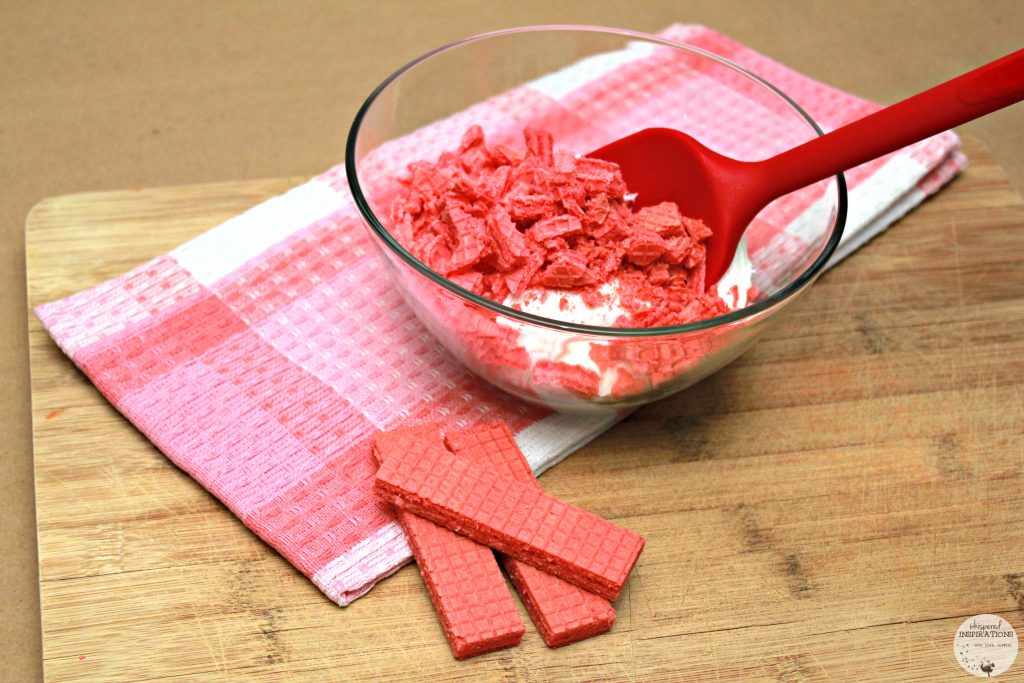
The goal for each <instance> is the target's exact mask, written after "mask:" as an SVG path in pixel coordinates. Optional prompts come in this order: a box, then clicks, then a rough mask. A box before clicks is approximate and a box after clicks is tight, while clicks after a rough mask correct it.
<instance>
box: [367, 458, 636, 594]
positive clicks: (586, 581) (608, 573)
mask: <svg viewBox="0 0 1024 683" xmlns="http://www.w3.org/2000/svg"><path fill="white" fill-rule="evenodd" d="M396 456H399V454H396ZM374 491H375V492H376V493H377V495H379V496H381V497H382V498H384V499H385V500H387V501H388V502H391V503H394V504H395V505H397V506H399V507H401V508H403V509H405V510H408V511H409V512H411V513H413V514H415V515H417V516H420V517H424V518H426V519H429V520H430V521H432V522H436V523H437V524H440V525H442V526H445V527H448V528H449V529H452V530H453V531H455V530H457V531H458V533H460V534H464V535H465V536H467V537H469V538H472V539H473V540H475V541H477V542H478V543H482V544H484V545H487V546H490V547H491V548H494V549H495V550H498V551H500V552H502V553H505V554H506V555H510V556H512V557H514V558H515V559H517V560H520V561H522V562H525V563H526V564H529V565H531V566H533V567H537V568H538V569H542V570H544V571H546V572H549V573H551V574H555V575H556V576H559V577H560V578H563V579H565V580H566V581H569V582H570V583H573V584H575V585H577V586H579V587H580V588H583V589H585V590H588V591H590V592H592V593H597V594H598V595H600V596H602V597H604V598H607V599H608V600H615V599H616V598H618V597H619V593H620V592H621V591H622V587H623V586H624V585H625V583H626V579H628V578H629V574H630V572H631V571H632V570H633V567H634V565H635V564H636V561H637V559H638V558H639V557H640V551H641V550H643V547H644V539H643V538H642V537H641V536H639V535H638V534H635V533H633V532H632V531H629V530H628V529H624V528H623V527H620V526H618V525H617V524H613V523H612V522H609V521H608V520H605V519H602V518H600V517H598V516H597V515H594V514H592V513H590V512H587V511H586V510H582V509H580V508H578V507H576V506H574V505H570V504H568V503H565V502H563V501H560V500H558V499H557V498H554V497H552V496H549V495H547V494H546V493H544V492H543V491H541V490H540V489H539V488H538V487H537V486H535V485H533V484H526V483H523V482H521V481H517V480H516V479H515V478H513V477H511V476H509V475H508V474H507V473H502V472H496V471H494V470H493V468H488V467H481V466H480V465H479V464H478V463H474V462H472V461H470V460H467V459H466V458H460V457H457V456H455V455H454V454H452V453H449V452H448V451H447V450H445V449H442V448H428V449H416V450H415V451H414V452H412V453H407V454H406V455H405V456H404V457H389V458H387V459H386V460H384V462H382V463H381V466H380V469H378V470H377V478H376V480H375V481H374Z"/></svg>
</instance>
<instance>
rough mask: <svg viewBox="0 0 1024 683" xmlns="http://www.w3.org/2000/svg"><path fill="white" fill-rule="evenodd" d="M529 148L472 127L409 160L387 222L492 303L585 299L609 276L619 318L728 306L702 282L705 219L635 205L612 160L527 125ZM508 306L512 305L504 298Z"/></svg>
mask: <svg viewBox="0 0 1024 683" xmlns="http://www.w3.org/2000/svg"><path fill="white" fill-rule="evenodd" d="M524 137H525V139H526V153H525V154H519V153H517V152H515V151H514V150H510V149H508V148H505V147H501V146H495V147H491V146H488V145H487V143H486V140H485V138H484V131H483V129H481V128H480V127H479V126H472V127H471V128H469V130H467V131H466V133H465V135H464V136H463V139H462V143H461V145H460V146H459V148H458V149H457V150H452V151H449V152H445V153H443V154H441V156H440V158H439V159H438V160H437V161H436V162H433V163H432V162H428V161H420V162H416V163H413V164H410V165H409V167H408V171H409V172H408V175H407V176H406V177H404V178H402V179H401V183H402V185H403V191H402V192H401V193H400V196H399V198H398V199H397V200H396V201H395V203H394V205H393V207H392V216H391V218H392V232H393V234H394V236H395V238H396V239H397V240H398V241H399V242H400V243H401V244H402V245H403V246H405V247H406V248H407V249H408V250H409V251H410V252H412V254H413V255H414V256H416V258H418V259H420V260H421V261H423V262H424V263H425V264H426V265H427V266H429V267H430V268H432V269H433V270H435V271H437V272H438V273H441V274H442V275H444V276H445V277H448V278H450V279H451V280H453V281H455V282H456V283H458V284H459V285H461V286H463V287H465V288H466V289H468V290H470V291H472V292H474V293H476V294H479V295H481V296H484V297H487V298H489V299H493V300H495V301H498V302H505V299H506V298H507V296H508V295H509V294H510V293H511V294H513V295H520V294H523V293H524V292H526V291H528V290H531V291H532V290H540V291H541V292H546V291H549V290H559V291H561V292H562V293H563V294H564V292H565V290H571V291H575V292H578V293H579V294H580V295H581V296H583V298H584V300H585V301H587V303H588V304H590V305H591V306H594V305H597V304H598V303H600V302H601V301H603V300H607V299H608V298H609V296H611V295H610V294H608V293H607V292H606V291H602V290H601V285H604V284H607V283H610V282H616V283H617V286H618V298H620V299H621V305H622V308H623V309H624V310H625V313H624V314H622V315H621V316H619V318H618V319H616V320H615V321H614V326H617V327H660V326H665V325H678V324H682V323H688V322H693V321H695V320H700V319H704V318H710V317H714V316H717V315H721V314H723V313H727V312H729V310H730V309H729V307H728V305H727V304H726V303H725V302H724V301H723V300H722V299H721V298H719V296H718V295H717V293H716V292H715V290H714V288H712V291H710V292H707V293H705V292H704V268H705V258H706V251H705V242H706V241H707V239H708V237H710V236H711V230H710V229H709V228H708V227H707V226H706V225H704V223H702V222H701V221H699V220H696V219H692V218H685V217H684V216H683V215H682V214H681V213H680V209H679V207H677V206H676V205H675V204H673V203H669V202H665V203H662V204H658V205H656V206H646V207H643V208H640V209H639V210H637V211H634V210H633V209H632V208H631V205H630V202H629V201H628V200H627V197H626V196H627V192H628V191H627V189H626V185H625V183H624V182H623V179H622V174H621V173H620V171H619V167H618V166H617V165H616V164H614V163H611V162H608V161H603V160H600V159H592V158H589V157H576V156H575V155H573V154H572V153H571V152H568V151H566V150H555V149H554V143H553V140H552V137H551V135H550V134H549V133H547V132H545V131H541V130H537V129H535V128H527V129H526V130H525V131H524ZM509 305H518V304H516V303H515V302H511V303H510V304H509Z"/></svg>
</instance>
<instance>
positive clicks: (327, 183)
mask: <svg viewBox="0 0 1024 683" xmlns="http://www.w3.org/2000/svg"><path fill="white" fill-rule="evenodd" d="M663 35H664V36H666V37H669V38H671V39H674V40H678V41H681V42H686V43H689V44H691V45H696V46H698V47H702V48H705V49H707V50H709V51H711V52H714V53H717V54H719V55H722V56H724V57H726V58H728V59H730V60H732V61H734V62H737V63H739V64H740V65H743V66H745V67H746V68H748V69H750V70H751V71H753V72H755V73H757V74H759V75H761V76H763V77H764V78H766V79H767V80H768V81H770V82H772V83H774V84H776V85H778V86H779V87H780V88H781V89H782V90H783V91H784V92H786V93H787V94H789V95H790V96H791V97H792V98H793V99H794V100H796V101H797V102H799V103H800V104H801V105H802V106H803V107H804V108H805V109H806V110H808V111H809V113H810V114H811V116H812V117H813V118H814V119H815V120H816V121H818V122H819V124H820V125H822V127H823V128H825V129H831V128H835V127H837V126H840V125H842V124H844V123H846V122H848V121H851V120H854V119H857V118H860V117H862V116H864V115H866V114H867V113H869V112H871V111H873V110H874V109H876V108H877V106H878V105H875V104H872V103H870V102H866V101H864V100H861V99H858V98H856V97H853V96H851V95H848V94H846V93H843V92H840V91H838V90H835V89H833V88H830V87H828V86H826V85H823V84H821V83H818V82H816V81H813V80H811V79H809V78H806V77H805V76H802V75H800V74H798V73H796V72H794V71H792V70H790V69H787V68H786V67H784V66H782V65H781V64H778V63H776V62H773V61H771V60H770V59H768V58H766V57H764V56H763V55H760V54H758V53H757V52H754V51H753V50H751V49H749V48H747V47H744V46H743V45H740V44H738V43H736V42H734V41H733V40H730V39H729V38H727V37H725V36H723V35H721V34H719V33H716V32H715V31H712V30H710V29H708V28H705V27H701V26H683V25H674V26H671V27H670V28H668V29H667V30H666V31H664V32H663ZM651 58H652V57H651V56H650V55H649V54H646V53H644V52H643V51H636V50H633V51H631V50H625V51H623V52H621V53H615V54H611V55H607V56H602V57H596V58H591V59H589V60H586V61H585V62H582V63H580V64H579V65H577V66H574V67H569V68H568V69H566V70H562V71H560V72H558V73H557V74H554V75H552V76H551V77H549V78H544V79H540V80H538V81H535V82H533V83H531V84H527V85H525V86H523V87H521V88H516V89H515V90H513V91H511V92H510V93H508V94H507V95H505V96H501V97H498V98H495V99H494V100H492V101H489V102H487V103H485V104H483V105H479V106H477V107H474V108H473V111H472V113H471V114H470V115H467V116H462V115H456V116H453V117H451V118H449V119H447V120H445V121H442V122H438V123H437V124H433V125H431V126H428V127H427V128H426V129H425V130H423V131H419V132H417V133H414V134H412V135H410V136H408V137H407V138H405V139H403V140H400V141H395V142H394V143H388V144H395V145H403V146H406V147H405V148H406V149H408V146H409V145H413V146H419V147H421V148H422V149H423V150H424V151H423V154H422V157H423V158H427V157H429V156H430V155H431V153H434V154H435V156H436V150H433V146H435V145H436V141H437V140H438V139H442V138H444V139H447V138H448V137H450V134H454V135H458V134H461V132H462V131H463V130H464V129H465V127H466V126H467V125H468V124H470V123H484V124H485V125H484V127H485V129H486V128H487V125H486V124H487V121H488V120H495V121H497V120H499V119H504V120H506V121H507V120H509V118H510V117H511V118H512V119H514V118H515V117H516V116H517V115H518V114H522V113H524V112H525V111H526V108H529V107H533V106H536V104H537V103H538V102H543V103H544V104H545V106H547V107H551V106H552V105H554V104H557V105H564V106H565V107H567V108H568V107H569V106H570V105H571V108H572V111H573V113H574V114H575V116H576V117H579V118H582V119H583V120H586V121H588V123H589V125H593V126H603V127H604V128H605V130H609V131H614V130H615V125H616V122H617V121H619V120H621V118H622V117H624V116H626V115H627V113H628V112H626V111H625V109H626V107H627V104H626V103H625V102H624V101H621V100H619V99H618V98H615V97H612V96H611V93H613V92H615V89H616V88H618V87H620V86H621V82H620V79H622V78H632V77H633V76H632V75H631V74H636V73H643V74H645V78H647V79H651V78H656V79H657V82H656V83H653V82H652V83H648V84H647V85H648V86H650V87H654V86H657V92H658V93H665V96H666V97H671V96H672V93H673V92H676V91H678V90H679V88H677V87H676V86H678V85H679V84H681V83H685V82H686V81H687V79H690V78H694V77H697V76H698V75H697V74H693V73H689V72H687V71H686V70H685V69H684V68H682V67H680V68H675V69H674V70H673V69H672V68H665V66H664V65H663V64H662V65H660V66H658V65H654V66H656V67H657V68H648V67H651V66H652V65H649V64H646V63H645V61H644V60H648V59H651ZM652 74H653V75H652ZM583 89H586V97H579V94H580V93H581V92H583ZM603 89H607V93H608V96H606V97H604V98H603V99H602V98H601V97H600V94H601V92H602V90H603ZM726 95H728V97H729V98H731V100H729V101H735V98H736V97H742V93H735V92H732V93H723V96H726ZM659 96H660V95H659ZM588 107H589V109H588ZM439 131H446V132H445V135H439V134H438V132H439ZM625 132H630V131H625ZM456 139H457V138H456ZM958 144H959V142H958V139H957V138H956V136H955V135H953V134H952V133H944V134H942V135H939V136H936V137H935V138H932V139H930V140H927V141H925V142H922V143H919V144H917V145H913V146H912V147H909V148H907V149H905V150H902V151H900V152H898V153H896V154H893V155H890V156H888V157H885V158H883V159H880V160H878V161H874V162H871V163H869V164H866V165H864V166H862V167H860V168H857V169H855V170H853V171H852V172H850V173H849V174H848V175H847V179H848V181H849V185H850V189H851V191H850V212H849V219H848V225H847V230H846V234H845V236H844V238H843V242H842V244H841V246H840V247H839V250H838V251H837V252H836V255H835V257H834V258H833V261H832V263H835V262H836V261H838V260H840V259H842V258H843V257H845V256H846V255H848V254H849V253H850V252H851V251H853V250H854V249H856V248H857V247H858V246H860V245H861V244H863V243H864V242H866V241H867V240H868V239H870V238H871V237H872V236H874V235H875V234H877V233H878V232H880V231H881V230H884V229H885V228H886V227H887V226H889V225H890V224H891V223H892V222H893V221H895V220H896V219H897V218H899V217H900V216H901V215H902V214H903V213H905V212H906V211H908V210H909V209H911V208H912V207H914V206H915V205H916V204H918V203H919V202H921V201H922V199H923V198H924V197H926V196H927V195H928V194H931V193H933V192H935V191H937V190H938V189H939V188H940V187H941V186H942V185H943V184H944V183H946V182H947V181H948V180H949V179H950V178H952V177H953V176H954V175H955V174H956V173H957V172H958V171H959V170H960V169H961V168H962V167H963V165H964V164H965V161H966V160H965V159H964V157H963V156H962V155H961V154H960V153H959V151H958ZM419 147H417V149H419ZM360 221H361V219H360V217H359V215H358V213H357V211H356V209H355V208H354V206H353V203H352V199H351V196H350V195H349V192H348V188H347V185H346V184H345V182H344V172H343V170H342V169H341V168H340V167H336V168H334V169H331V170H330V171H328V172H326V173H324V174H322V175H320V176H318V177H316V178H314V179H312V180H310V181H309V182H307V183H305V184H304V185H300V186H299V187H296V188H295V189H293V190H291V191H290V192H288V193H286V194H284V195H282V196H279V197H275V198H274V199H271V200H269V201H266V202H264V203H262V204H260V205H258V206H256V207H254V208H252V209H250V210H249V211H247V212H245V213H243V214H241V215H239V216H237V217H235V218H233V219H231V220H229V221H227V222H226V223H224V224H222V225H219V226H217V227H215V228H213V229H211V230H210V231H209V232H206V233H204V234H203V235H200V236H199V237H197V238H196V239H194V240H192V241H190V242H188V243H186V244H183V245H182V246H180V247H179V248H177V249H175V250H174V251H172V252H170V253H168V254H164V255H163V256H158V257H157V258H155V259H153V260H152V261H150V262H149V263H145V264H143V265H141V266H139V267H138V268H135V269H134V270H132V271H130V272H128V273H125V274H124V275H122V276H121V277H118V278H115V279H113V280H110V281H108V282H105V283H103V284H100V285H97V286H95V287H92V288H91V289H87V290H85V291H82V292H79V293H78V294H74V295H72V296H69V297H67V298H65V299H61V300H59V301H54V302H52V303H48V304H45V305H42V306H40V307H39V308H37V309H36V313H37V315H38V316H39V318H40V319H41V320H42V322H43V324H44V325H45V326H46V328H47V330H49V332H50V334H51V335H52V336H53V338H54V340H55V341H56V342H57V344H58V345H59V346H60V348H61V349H63V351H64V352H65V353H66V354H67V355H68V356H69V357H70V358H71V359H72V360H73V361H74V362H75V364H76V365H78V367H80V368H81V369H82V370H83V371H84V372H85V374H86V375H87V376H88V377H89V379H91V380H92V381H93V383H95V385H96V386H97V387H98V388H99V390H100V391H101V392H102V393H103V395H104V396H105V397H106V398H107V399H108V400H109V401H110V402H111V403H112V404H113V405H114V406H116V407H117V409H118V410H120V411H121V412H122V413H123V414H124V415H125V417H127V418H128V419H129V420H130V421H131V422H132V423H133V424H134V425H135V426H136V427H138V429H140V430H141V431H142V432H143V433H144V434H145V435H146V436H147V437H149V439H150V440H152V442H153V443H154V444H155V445H156V446H157V447H158V448H159V449H160V450H161V451H163V453H164V454H165V455H166V456H167V457H168V458H170V459H171V460H172V461H173V462H174V463H175V464H176V465H177V466H178V467H180V468H181V469H183V470H185V471H186V472H188V474H190V475H191V476H192V477H194V478H195V479H196V480H197V481H199V482H200V483H201V484H202V485H203V486H204V487H205V488H206V489H207V490H209V491H210V493H212V494H213V495H215V496H217V498H219V499H220V500H221V501H223V502H224V503H225V504H226V505H227V506H228V508H230V509H231V511H232V512H234V513H235V514H236V515H237V516H238V517H239V519H241V520H242V522H244V523H245V525H246V526H248V527H249V528H250V529H252V530H253V531H255V532H256V533H257V534H258V535H259V536H260V537H261V538H263V539H264V540H265V541H266V542H267V543H269V544H270V545H271V546H273V547H274V548H275V549H277V550H278V551H279V552H280V553H281V554H282V555H283V556H284V557H285V558H287V559H288V561H290V562H291V563H292V564H293V565H295V567H296V568H298V569H299V571H301V572H302V573H303V574H305V575H306V576H308V577H309V578H310V579H312V580H313V582H314V583H315V584H316V585H317V586H319V587H320V589H321V590H322V591H323V592H324V593H326V594H327V595H328V596H329V597H330V598H331V599H332V600H334V601H335V602H337V603H339V604H341V605H346V604H348V603H350V602H351V601H352V600H354V599H355V598H357V597H359V596H360V595H363V594H364V593H366V591H368V590H369V589H370V588H371V587H373V585H374V584H375V583H376V582H377V581H378V580H380V579H381V578H382V577H384V576H387V575H388V574H390V573H392V572H394V571H395V570H396V569H397V568H398V567H400V566H402V565H403V564H404V563H405V562H407V561H408V560H409V559H410V551H409V547H408V546H407V545H406V542H405V538H404V537H403V535H402V531H401V529H400V528H399V526H398V525H397V524H396V523H395V521H394V519H393V518H392V517H391V515H390V513H389V512H388V510H387V508H386V506H385V505H383V504H381V503H380V502H378V500H377V499H376V497H375V496H374V495H373V494H372V492H371V486H372V482H373V474H374V471H375V469H376V467H375V465H374V463H373V459H372V457H371V456H370V452H369V445H368V444H369V439H370V438H371V436H372V435H373V434H374V433H375V432H376V431H378V430H382V429H388V428H391V427H394V426H396V425H399V424H402V423H405V422H415V421H420V420H436V421H439V422H441V423H443V424H447V425H460V426H463V425H471V424H476V423H480V422H483V421H492V420H504V421H506V422H508V423H509V424H510V425H511V426H512V428H513V430H514V431H515V432H516V434H517V440H518V441H519V443H520V445H521V446H522V449H523V452H524V453H526V455H527V457H528V458H529V460H530V464H531V465H532V466H533V467H534V468H535V470H537V471H538V472H540V471H542V470H543V469H545V468H547V467H550V466H551V465H553V464H555V463H557V462H558V461H559V460H561V459H562V458H564V457H565V456H566V455H567V454H569V453H571V452H572V451H574V450H576V449H578V448H579V447H580V446H581V445H583V444H584V443H586V442H587V441H588V440H590V439H592V438H594V437H595V436H597V435H598V434H600V433H601V432H602V431H604V430H605V429H607V428H608V427H609V426H610V425H611V424H612V423H613V421H614V418H611V417H592V416H588V417H578V416H577V417H571V416H564V415H558V414H553V413H550V412H548V411H545V410H543V409H540V408H537V407H534V406H529V405H525V404H522V403H520V402H518V401H516V400H515V399H512V398H510V397H508V396H506V395H503V394H502V393H501V392H499V391H497V390H495V389H493V388H492V387H490V386H489V385H487V384H486V383H484V382H483V381H481V380H479V379H477V378H476V377H474V376H473V375H471V374H470V373H469V372H468V371H466V370H465V369H464V368H462V367H461V366H459V365H458V364H456V363H455V362H454V361H453V360H451V359H450V358H449V357H448V356H447V355H446V354H445V353H444V352H443V351H442V350H440V349H439V348H438V344H437V343H436V342H435V341H434V340H433V339H432V338H431V336H430V335H429V334H428V333H427V332H426V330H425V329H424V328H423V327H422V326H421V325H420V323H419V322H418V321H417V319H416V318H415V317H414V315H413V314H412V312H411V311H410V310H409V309H408V308H407V307H406V305H405V304H404V302H403V301H402V299H401V298H400V296H399V295H398V294H397V293H396V291H395V289H394V288H393V287H392V286H390V284H389V282H388V281H387V279H386V278H387V275H386V274H385V272H386V269H384V268H382V267H381V264H380V262H379V260H378V256H377V255H376V254H374V253H373V250H374V246H373V245H372V244H371V243H370V241H369V238H368V237H367V235H366V234H365V230H364V228H363V227H362V225H361V224H360ZM795 223H796V221H794V224H795ZM788 228H789V226H781V227H780V230H779V235H778V236H777V238H778V239H779V240H785V239H786V238H787V233H786V231H787V229H788ZM770 247H771V245H769V244H764V245H760V246H758V245H751V249H752V250H756V249H758V248H770Z"/></svg>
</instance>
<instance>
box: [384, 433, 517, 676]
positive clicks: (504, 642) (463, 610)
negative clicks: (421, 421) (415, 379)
mask: <svg viewBox="0 0 1024 683" xmlns="http://www.w3.org/2000/svg"><path fill="white" fill-rule="evenodd" d="M431 451H440V452H441V453H444V454H445V455H450V454H449V453H448V451H447V450H445V447H444V442H443V441H442V440H441V432H440V430H439V429H438V427H437V425H436V424H425V425H418V426H416V427H409V428H404V429H397V430H395V431H392V432H386V433H383V434H378V435H377V436H376V437H375V439H374V455H375V457H376V458H377V461H378V462H380V463H387V462H390V461H392V460H401V459H403V458H405V457H407V456H408V457H412V458H414V459H415V458H418V457H419V456H420V455H421V454H424V453H426V452H431ZM397 513H398V521H399V523H400V524H401V525H402V529H404V530H405V535H406V538H408V540H409V545H410V546H411V547H412V552H413V556H414V557H415V558H416V565H417V567H419V570H420V575H421V576H423V583H424V584H426V586H427V591H428V592H429V593H430V599H431V601H432V602H433V603H434V609H435V610H436V611H437V616H438V619H439V620H440V621H441V626H442V628H444V633H445V635H446V636H447V637H448V643H449V645H450V646H451V649H452V654H453V655H455V658H456V659H465V658H466V657H473V656H475V655H481V654H484V653H487V652H493V651H494V650H500V649H502V648H505V647H512V646H514V645H518V644H519V641H520V640H521V639H522V637H523V633H524V632H525V630H526V628H525V627H524V626H523V620H522V618H521V617H520V616H519V610H518V609H517V608H516V605H515V601H513V599H512V595H511V593H510V592H509V590H508V585H507V584H506V583H505V578H504V577H503V576H502V575H501V569H500V568H499V567H498V563H497V562H496V561H495V559H494V553H492V552H491V550H490V548H487V547H486V546H482V545H480V544H478V543H474V542H473V541H471V540H470V539H468V538H466V537H465V536H460V535H458V534H455V533H452V532H451V531H449V530H448V529H445V528H444V527H441V526H438V525H437V524H434V523H433V522H429V521H427V520H425V519H421V518H419V517H417V516H415V515H413V514H411V513H409V512H407V511H405V510H401V509H399V510H397Z"/></svg>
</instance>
